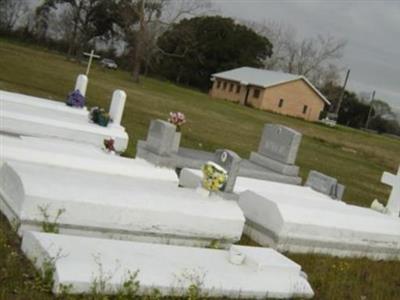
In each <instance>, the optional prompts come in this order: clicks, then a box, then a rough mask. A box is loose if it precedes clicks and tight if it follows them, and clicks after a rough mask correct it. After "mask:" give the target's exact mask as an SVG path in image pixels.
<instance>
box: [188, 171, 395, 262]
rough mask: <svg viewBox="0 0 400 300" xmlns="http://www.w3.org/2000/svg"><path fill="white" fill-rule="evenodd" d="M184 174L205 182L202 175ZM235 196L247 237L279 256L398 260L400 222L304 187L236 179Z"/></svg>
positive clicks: (243, 178) (192, 179) (198, 173)
mask: <svg viewBox="0 0 400 300" xmlns="http://www.w3.org/2000/svg"><path fill="white" fill-rule="evenodd" d="M185 172H191V173H192V174H193V176H195V175H196V176H197V177H198V178H200V176H201V174H200V172H199V171H198V170H185ZM396 178H398V177H396ZM191 181H194V177H192V178H191ZM392 181H393V180H392ZM191 184H192V183H191ZM234 192H236V193H238V194H239V206H240V208H241V209H242V211H243V213H244V215H245V217H246V225H245V229H244V233H245V234H247V235H248V236H249V237H250V238H251V239H253V240H254V241H256V242H258V243H259V244H261V245H264V246H271V247H273V248H276V249H278V250H279V251H291V252H299V253H323V254H329V255H337V256H356V257H358V256H360V257H362V256H365V257H369V258H372V259H400V218H397V217H392V216H389V215H385V214H382V213H379V212H377V211H374V210H371V209H369V208H365V207H359V206H355V205H349V204H346V203H345V202H342V201H336V200H333V199H332V198H330V197H329V196H328V195H325V194H322V193H319V192H317V191H315V190H313V189H312V188H310V187H305V186H295V185H289V184H284V183H277V182H271V181H263V180H257V179H252V178H245V177H237V179H236V185H235V189H234Z"/></svg>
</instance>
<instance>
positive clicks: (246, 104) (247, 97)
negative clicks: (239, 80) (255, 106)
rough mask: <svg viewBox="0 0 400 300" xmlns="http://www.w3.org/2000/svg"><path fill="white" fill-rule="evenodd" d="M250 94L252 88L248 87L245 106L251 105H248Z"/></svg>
mask: <svg viewBox="0 0 400 300" xmlns="http://www.w3.org/2000/svg"><path fill="white" fill-rule="evenodd" d="M249 93H250V88H249V87H248V86H247V87H246V95H245V97H244V105H245V106H250V105H249V103H248V99H249Z"/></svg>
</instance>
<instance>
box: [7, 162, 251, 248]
mask: <svg viewBox="0 0 400 300" xmlns="http://www.w3.org/2000/svg"><path fill="white" fill-rule="evenodd" d="M38 174H40V176H38ZM0 199H1V201H0V204H1V206H0V208H1V210H2V211H3V213H4V214H5V215H6V216H7V218H8V219H9V220H10V222H11V223H14V222H19V223H20V224H21V225H20V228H19V233H20V234H22V233H23V232H25V231H26V230H41V228H42V226H43V222H47V221H46V219H49V220H48V221H49V222H54V219H55V218H56V216H57V214H58V213H59V212H60V211H62V212H63V213H62V214H61V215H60V216H59V219H58V220H57V224H58V226H59V228H60V232H61V233H68V234H75V235H85V236H101V237H107V238H114V239H130V240H145V241H150V242H159V243H174V244H186V245H196V246H206V245H209V244H210V243H211V242H212V241H215V240H216V241H219V242H220V243H221V245H226V244H229V243H233V242H235V241H237V240H239V239H240V237H241V234H242V229H243V225H244V217H243V214H242V212H241V210H240V208H239V207H238V205H237V203H236V202H234V201H227V200H224V199H222V198H220V197H218V196H212V197H208V196H204V195H203V194H201V193H197V192H195V191H193V190H191V189H184V188H178V186H177V183H176V182H171V181H168V180H164V179H157V178H151V179H149V178H146V177H143V178H140V177H137V178H132V177H125V176H111V175H109V174H101V173H95V172H88V171H82V170H75V169H67V168H63V167H56V166H46V165H38V164H31V163H24V162H7V163H3V164H2V166H1V168H0ZM43 210H45V211H44V212H43ZM45 214H47V215H48V216H49V217H48V218H46V216H45Z"/></svg>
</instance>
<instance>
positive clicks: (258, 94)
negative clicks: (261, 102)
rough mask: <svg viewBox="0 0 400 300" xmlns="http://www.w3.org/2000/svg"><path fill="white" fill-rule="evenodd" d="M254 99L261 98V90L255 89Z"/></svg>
mask: <svg viewBox="0 0 400 300" xmlns="http://www.w3.org/2000/svg"><path fill="white" fill-rule="evenodd" d="M253 97H254V98H258V97H260V90H259V89H254V92H253Z"/></svg>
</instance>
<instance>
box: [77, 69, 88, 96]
mask: <svg viewBox="0 0 400 300" xmlns="http://www.w3.org/2000/svg"><path fill="white" fill-rule="evenodd" d="M87 84H88V78H87V76H86V75H83V74H80V75H78V77H77V78H76V82H75V91H76V90H79V92H80V93H81V94H82V95H83V96H86V88H87Z"/></svg>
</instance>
